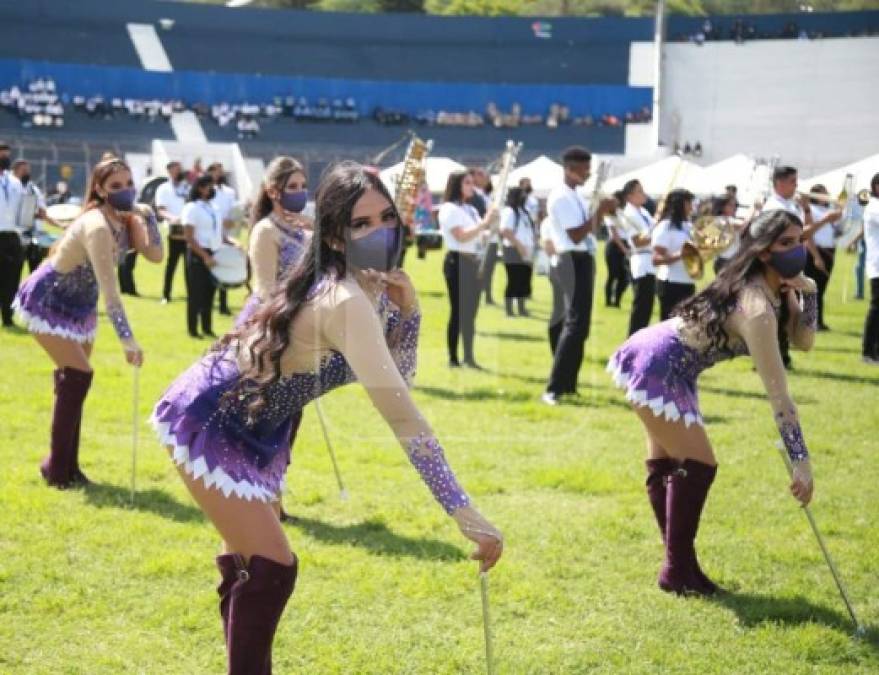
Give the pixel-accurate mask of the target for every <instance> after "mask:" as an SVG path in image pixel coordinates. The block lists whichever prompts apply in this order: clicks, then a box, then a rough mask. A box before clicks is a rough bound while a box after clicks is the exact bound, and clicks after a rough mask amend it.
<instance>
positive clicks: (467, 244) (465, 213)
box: [437, 202, 479, 255]
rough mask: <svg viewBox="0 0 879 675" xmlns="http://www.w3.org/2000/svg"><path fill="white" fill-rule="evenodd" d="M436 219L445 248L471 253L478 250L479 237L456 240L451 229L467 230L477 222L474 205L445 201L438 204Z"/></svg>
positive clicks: (473, 253)
mask: <svg viewBox="0 0 879 675" xmlns="http://www.w3.org/2000/svg"><path fill="white" fill-rule="evenodd" d="M437 220H439V226H440V232H441V233H442V235H443V241H444V242H445V244H446V249H447V250H449V251H457V252H458V253H470V254H472V255H476V254H477V253H478V252H479V237H474V238H473V239H471V240H470V241H458V240H457V239H456V238H455V235H453V234H452V230H453V229H454V228H456V227H463V228H464V229H465V230H469V229H470V228H472V227H473V226H474V225H476V224H477V223H478V222H479V212H478V211H477V210H476V207H474V206H471V205H470V204H455V203H454V202H445V203H444V204H443V205H442V206H440V209H439V214H438V215H437Z"/></svg>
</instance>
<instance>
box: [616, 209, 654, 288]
mask: <svg viewBox="0 0 879 675" xmlns="http://www.w3.org/2000/svg"><path fill="white" fill-rule="evenodd" d="M623 217H624V218H625V221H626V224H628V226H629V232H630V233H631V232H632V230H637V232H638V234H639V235H641V236H644V235H649V234H650V233H651V232H652V230H653V226H654V225H655V224H656V221H654V220H653V216H651V215H650V211H648V210H647V209H645V208H644V207H643V206H641V207H638V206H635V205H634V204H631V203H627V204H626V208H624V209H623ZM627 240H628V242H629V246H630V247H631V250H632V255H631V257H630V258H629V267H631V269H632V278H633V279H640V278H641V277H644V276H647V275H648V274H656V268H655V267H654V266H653V247H652V246H651V244H645V245H644V246H635V242H634V241H632V235H631V234H629V235H628V236H627Z"/></svg>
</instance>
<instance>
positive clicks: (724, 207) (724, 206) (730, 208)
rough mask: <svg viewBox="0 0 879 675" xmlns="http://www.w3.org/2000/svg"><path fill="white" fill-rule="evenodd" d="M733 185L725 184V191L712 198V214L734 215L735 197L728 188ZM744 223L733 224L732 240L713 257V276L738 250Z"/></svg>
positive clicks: (735, 207)
mask: <svg viewBox="0 0 879 675" xmlns="http://www.w3.org/2000/svg"><path fill="white" fill-rule="evenodd" d="M730 187H733V186H727V193H726V194H725V195H723V196H722V197H718V198H717V199H715V200H714V203H713V205H712V209H711V214H712V215H713V216H716V217H719V218H734V217H735V215H736V209H737V208H738V207H737V206H736V197H735V194H730V192H729V188H730ZM745 224H746V223H745ZM745 224H741V225H740V224H738V223H736V224H734V225H733V228H735V234H734V237H733V242H732V243H731V244H730V245H729V246H727V247H726V248H725V249H723V250H722V251H720V252H719V253H718V254H717V257H716V258H714V276H717V275H718V274H720V270H722V269H723V268H724V267H725V266H726V264H727V263H728V262H729V261H730V260H732V258H733V256H735V254H736V253H738V251H739V243H740V241H741V238H742V230H743V229H744V225H745Z"/></svg>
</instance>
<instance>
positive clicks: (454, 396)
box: [415, 386, 535, 403]
mask: <svg viewBox="0 0 879 675" xmlns="http://www.w3.org/2000/svg"><path fill="white" fill-rule="evenodd" d="M415 390H416V391H418V392H420V393H422V394H425V395H427V396H431V397H433V398H441V399H447V400H449V401H506V402H507V403H527V402H529V401H533V400H534V399H535V396H533V395H531V394H529V393H528V392H524V391H507V390H499V389H491V388H488V387H477V388H475V389H465V390H457V389H447V388H446V387H434V386H416V387H415Z"/></svg>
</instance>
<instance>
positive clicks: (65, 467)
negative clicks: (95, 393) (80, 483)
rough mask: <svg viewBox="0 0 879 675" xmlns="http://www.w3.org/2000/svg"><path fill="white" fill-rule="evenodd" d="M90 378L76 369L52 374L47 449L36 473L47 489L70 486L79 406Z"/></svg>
mask: <svg viewBox="0 0 879 675" xmlns="http://www.w3.org/2000/svg"><path fill="white" fill-rule="evenodd" d="M92 377H93V373H92V372H91V371H84V370H77V369H76V368H59V369H57V370H56V371H55V408H54V410H53V411H52V441H51V449H50V452H49V456H48V457H46V458H45V459H44V460H43V461H42V463H41V464H40V473H41V474H42V476H43V478H44V479H45V480H46V482H47V483H48V484H49V485H52V486H54V487H57V488H61V489H64V488H67V487H70V485H71V484H72V483H73V482H74V467H76V462H77V453H78V446H79V426H80V420H81V419H82V406H83V403H85V397H86V396H87V395H88V391H89V387H91V384H92Z"/></svg>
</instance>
